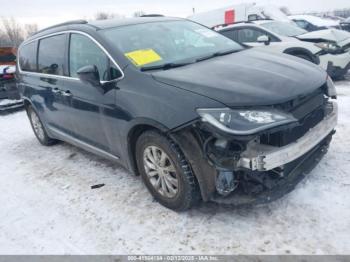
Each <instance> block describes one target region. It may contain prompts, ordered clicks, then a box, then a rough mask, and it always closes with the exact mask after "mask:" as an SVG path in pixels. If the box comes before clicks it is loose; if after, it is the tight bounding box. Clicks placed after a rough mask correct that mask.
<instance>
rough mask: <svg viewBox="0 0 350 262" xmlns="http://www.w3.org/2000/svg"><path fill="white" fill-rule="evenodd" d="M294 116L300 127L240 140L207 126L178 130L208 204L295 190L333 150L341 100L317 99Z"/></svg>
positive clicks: (263, 199) (248, 200)
mask: <svg viewBox="0 0 350 262" xmlns="http://www.w3.org/2000/svg"><path fill="white" fill-rule="evenodd" d="M290 112H293V114H295V115H296V116H298V119H299V121H298V123H297V124H296V125H295V124H287V125H284V126H280V127H276V128H272V129H269V130H266V131H261V132H259V133H257V134H254V135H248V136H236V135H232V134H227V133H225V132H221V131H220V130H218V129H217V128H216V127H213V126H212V125H210V124H209V123H207V122H203V121H201V122H196V123H192V124H191V125H190V126H187V128H182V129H179V130H178V131H176V132H174V133H173V134H172V135H173V138H174V140H176V142H177V143H178V144H179V145H180V147H181V148H182V149H183V151H184V154H185V156H186V158H187V159H188V161H189V162H190V163H191V167H192V170H193V172H194V174H195V175H196V178H197V181H198V184H199V186H200V189H201V193H202V199H203V200H204V201H214V202H218V203H222V204H229V205H233V206H241V205H247V204H257V203H266V202H269V201H272V200H274V199H276V198H279V197H281V196H283V195H284V194H286V193H288V192H290V191H291V190H292V189H293V188H294V187H295V185H296V184H297V183H298V182H299V181H300V180H301V179H302V178H303V177H304V176H305V174H306V173H308V172H309V171H310V170H312V169H313V168H314V167H315V165H316V164H317V162H318V161H319V160H320V159H321V158H322V156H323V155H324V154H325V153H326V152H327V149H328V146H329V143H330V141H331V139H332V136H333V134H334V133H335V131H334V129H335V127H336V124H337V119H338V108H337V104H336V102H333V101H329V100H328V99H325V98H324V97H323V95H322V94H319V95H311V96H310V97H308V98H306V100H303V101H301V102H300V103H299V104H297V106H296V107H293V108H292V109H291V111H290Z"/></svg>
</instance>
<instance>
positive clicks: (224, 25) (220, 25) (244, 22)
mask: <svg viewBox="0 0 350 262" xmlns="http://www.w3.org/2000/svg"><path fill="white" fill-rule="evenodd" d="M272 20H273V19H269V18H265V19H253V20H248V21H245V20H242V21H237V22H234V23H229V24H219V25H215V26H213V27H211V29H216V28H217V27H227V26H230V25H235V24H253V22H256V21H272Z"/></svg>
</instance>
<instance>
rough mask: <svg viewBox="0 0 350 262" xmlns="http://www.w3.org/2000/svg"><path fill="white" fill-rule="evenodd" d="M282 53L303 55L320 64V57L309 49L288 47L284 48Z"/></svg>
mask: <svg viewBox="0 0 350 262" xmlns="http://www.w3.org/2000/svg"><path fill="white" fill-rule="evenodd" d="M283 53H284V54H287V55H292V56H297V55H305V56H307V57H308V58H309V59H310V61H311V62H313V63H314V64H317V65H318V64H320V59H319V58H318V56H316V55H314V54H313V53H312V52H311V51H310V50H308V49H306V48H303V47H290V48H287V49H286V50H284V51H283Z"/></svg>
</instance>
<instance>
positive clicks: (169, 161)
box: [135, 131, 200, 211]
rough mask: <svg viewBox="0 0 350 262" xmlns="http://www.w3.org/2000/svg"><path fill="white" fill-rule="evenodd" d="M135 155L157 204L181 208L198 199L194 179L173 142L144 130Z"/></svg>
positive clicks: (197, 190)
mask: <svg viewBox="0 0 350 262" xmlns="http://www.w3.org/2000/svg"><path fill="white" fill-rule="evenodd" d="M135 154H136V162H137V166H138V170H139V172H140V174H141V177H142V180H143V181H144V183H145V185H146V187H147V188H148V190H149V191H150V193H151V194H152V195H153V197H154V198H155V199H156V200H157V201H158V202H159V203H161V204H162V205H163V206H165V207H167V208H170V209H173V210H176V211H183V210H187V209H189V208H191V207H192V206H193V205H195V204H196V203H197V202H198V200H199V199H200V191H199V186H198V183H197V180H196V178H195V177H194V175H193V172H192V170H191V167H190V165H189V163H188V162H187V160H186V159H185V157H184V155H183V153H182V152H181V150H180V148H179V147H178V146H177V145H176V144H175V143H174V142H173V141H171V140H170V139H169V138H167V137H165V136H163V135H162V134H160V133H158V132H156V131H147V132H145V133H143V134H142V135H141V136H140V137H139V139H138V141H137V143H136V153H135Z"/></svg>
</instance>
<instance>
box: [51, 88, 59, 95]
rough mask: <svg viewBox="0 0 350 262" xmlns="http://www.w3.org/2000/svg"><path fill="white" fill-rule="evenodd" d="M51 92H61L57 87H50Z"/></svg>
mask: <svg viewBox="0 0 350 262" xmlns="http://www.w3.org/2000/svg"><path fill="white" fill-rule="evenodd" d="M52 92H53V93H55V94H58V93H60V92H61V90H59V89H58V88H57V87H54V88H52Z"/></svg>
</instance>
